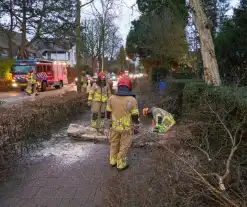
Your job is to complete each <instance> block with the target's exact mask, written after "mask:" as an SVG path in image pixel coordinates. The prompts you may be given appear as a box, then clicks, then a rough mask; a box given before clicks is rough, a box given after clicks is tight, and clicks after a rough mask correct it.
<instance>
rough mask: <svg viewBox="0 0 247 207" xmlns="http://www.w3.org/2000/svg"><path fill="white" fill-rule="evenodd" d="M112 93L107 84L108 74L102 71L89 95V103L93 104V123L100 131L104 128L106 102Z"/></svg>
mask: <svg viewBox="0 0 247 207" xmlns="http://www.w3.org/2000/svg"><path fill="white" fill-rule="evenodd" d="M110 95H111V90H110V88H109V85H108V84H107V81H106V76H105V74H104V73H103V72H100V73H99V74H98V78H97V81H96V82H95V83H93V85H92V87H91V89H90V91H89V95H88V105H89V106H91V111H92V119H91V124H92V127H93V128H96V129H97V130H99V131H102V130H103V126H104V118H105V108H106V103H107V100H108V98H109V97H110Z"/></svg>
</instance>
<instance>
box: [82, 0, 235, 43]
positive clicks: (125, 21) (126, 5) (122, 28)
mask: <svg viewBox="0 0 247 207" xmlns="http://www.w3.org/2000/svg"><path fill="white" fill-rule="evenodd" d="M81 1H82V3H85V2H87V0H81ZM98 1H99V0H95V3H96V5H97V2H98ZM120 1H121V14H120V15H119V18H118V20H116V23H117V25H119V32H120V34H121V36H122V38H123V43H124V45H125V42H126V38H127V35H128V33H129V29H130V26H131V21H133V20H134V19H137V18H138V17H139V15H140V13H139V12H138V9H137V6H136V0H120ZM229 2H230V5H231V7H232V8H233V7H236V6H237V5H238V3H239V0H229ZM133 6H134V7H133ZM84 10H87V11H90V10H91V8H90V6H88V7H86V8H85V9H84ZM228 15H232V9H231V10H230V11H229V12H228Z"/></svg>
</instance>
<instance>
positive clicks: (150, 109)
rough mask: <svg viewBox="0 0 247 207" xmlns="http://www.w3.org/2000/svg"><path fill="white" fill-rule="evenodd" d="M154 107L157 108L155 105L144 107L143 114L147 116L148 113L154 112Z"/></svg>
mask: <svg viewBox="0 0 247 207" xmlns="http://www.w3.org/2000/svg"><path fill="white" fill-rule="evenodd" d="M154 109H155V107H149V108H144V109H142V114H143V116H147V115H148V114H151V113H153V110H154Z"/></svg>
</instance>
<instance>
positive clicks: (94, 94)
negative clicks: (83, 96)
mask: <svg viewBox="0 0 247 207" xmlns="http://www.w3.org/2000/svg"><path fill="white" fill-rule="evenodd" d="M110 95H111V90H110V88H109V85H108V84H106V86H103V87H100V86H98V85H97V84H96V83H94V84H93V85H92V87H91V89H90V91H89V96H88V100H89V101H97V102H102V103H106V102H107V100H108V98H109V97H110Z"/></svg>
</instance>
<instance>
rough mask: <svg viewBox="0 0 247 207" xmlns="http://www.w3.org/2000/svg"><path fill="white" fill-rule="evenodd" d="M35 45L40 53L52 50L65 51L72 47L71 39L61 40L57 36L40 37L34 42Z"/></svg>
mask: <svg viewBox="0 0 247 207" xmlns="http://www.w3.org/2000/svg"><path fill="white" fill-rule="evenodd" d="M33 46H34V47H35V48H36V50H37V51H39V52H40V53H44V52H46V51H50V52H65V51H68V50H69V49H70V48H71V43H70V41H69V40H60V39H55V38H44V39H39V40H37V41H35V42H34V43H33Z"/></svg>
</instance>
